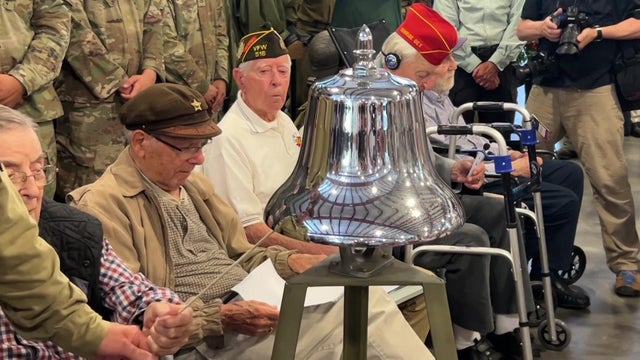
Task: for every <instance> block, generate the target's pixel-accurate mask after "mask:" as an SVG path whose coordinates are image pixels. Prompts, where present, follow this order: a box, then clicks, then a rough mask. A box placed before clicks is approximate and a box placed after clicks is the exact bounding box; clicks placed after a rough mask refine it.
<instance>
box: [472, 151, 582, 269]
mask: <svg viewBox="0 0 640 360" xmlns="http://www.w3.org/2000/svg"><path fill="white" fill-rule="evenodd" d="M583 187H584V174H583V172H582V168H581V167H580V165H578V164H576V163H573V162H571V161H564V160H546V161H545V162H544V164H543V166H542V188H541V189H540V195H541V197H542V212H543V218H544V228H545V239H546V243H547V250H548V254H549V268H550V269H551V270H552V271H557V270H566V269H568V267H569V265H570V259H571V252H572V250H573V243H574V240H575V236H576V227H577V225H578V215H579V214H580V205H581V203H582V191H583ZM484 190H485V191H488V192H492V193H496V194H501V193H502V192H503V189H502V184H501V182H500V181H494V182H491V183H488V184H486V185H485V186H484ZM522 201H523V202H524V203H525V204H526V205H527V206H528V207H529V209H531V210H534V203H533V196H531V195H530V194H528V195H526V196H525V197H524V198H523V199H522ZM525 241H526V248H527V257H528V258H530V259H531V258H532V259H533V263H532V269H531V278H533V279H539V278H540V258H539V243H538V237H537V235H536V231H535V229H534V228H533V224H532V223H530V222H529V223H525Z"/></svg>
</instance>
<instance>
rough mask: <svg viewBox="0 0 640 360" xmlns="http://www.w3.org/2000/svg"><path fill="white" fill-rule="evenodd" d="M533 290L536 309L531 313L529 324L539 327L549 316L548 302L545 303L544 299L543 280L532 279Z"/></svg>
mask: <svg viewBox="0 0 640 360" xmlns="http://www.w3.org/2000/svg"><path fill="white" fill-rule="evenodd" d="M531 292H532V294H533V305H534V310H533V311H531V312H530V313H529V325H530V326H531V327H537V326H540V323H541V322H542V320H544V319H546V318H547V304H545V301H544V286H543V284H542V281H531ZM553 295H555V293H553ZM554 309H555V298H554Z"/></svg>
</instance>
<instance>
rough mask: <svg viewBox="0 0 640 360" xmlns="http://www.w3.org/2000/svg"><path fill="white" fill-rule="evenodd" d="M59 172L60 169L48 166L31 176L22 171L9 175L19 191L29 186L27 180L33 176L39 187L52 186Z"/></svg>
mask: <svg viewBox="0 0 640 360" xmlns="http://www.w3.org/2000/svg"><path fill="white" fill-rule="evenodd" d="M57 171H58V169H56V168H55V166H53V165H46V166H43V167H42V168H41V169H38V170H35V171H33V172H32V173H31V174H29V175H27V173H25V172H22V171H13V172H10V173H9V174H8V175H9V179H10V180H11V182H12V183H13V185H15V186H16V187H17V188H18V189H22V188H23V187H24V186H25V185H26V184H27V179H29V178H30V177H32V176H33V180H34V181H35V182H36V185H37V186H38V187H44V186H45V185H48V184H51V183H52V182H53V180H54V179H55V177H56V172H57Z"/></svg>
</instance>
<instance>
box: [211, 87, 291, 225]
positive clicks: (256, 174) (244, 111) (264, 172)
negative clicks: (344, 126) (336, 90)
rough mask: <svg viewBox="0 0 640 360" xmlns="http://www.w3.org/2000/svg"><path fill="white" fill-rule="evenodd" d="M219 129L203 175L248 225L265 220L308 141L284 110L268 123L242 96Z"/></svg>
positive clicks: (222, 121) (221, 122) (212, 142)
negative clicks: (273, 200)
mask: <svg viewBox="0 0 640 360" xmlns="http://www.w3.org/2000/svg"><path fill="white" fill-rule="evenodd" d="M218 125H219V126H220V128H221V129H222V134H221V135H219V136H217V137H215V138H213V140H212V141H211V143H210V144H208V145H207V146H205V148H204V154H205V161H204V164H203V166H202V168H203V172H204V174H205V175H206V176H207V177H209V178H210V179H211V181H212V182H213V185H214V186H215V188H216V193H218V194H219V195H221V196H222V197H223V198H224V199H226V200H227V201H228V202H229V204H231V206H233V208H234V209H235V210H236V212H237V213H238V215H239V217H240V220H241V221H242V224H243V226H247V225H251V224H255V223H259V222H262V221H264V219H263V213H264V208H265V206H266V205H267V202H268V201H269V199H270V198H271V195H273V193H274V192H275V191H276V190H277V189H278V188H279V187H280V186H281V185H282V184H283V183H284V182H285V180H286V179H287V178H288V177H289V175H290V174H291V172H292V171H293V168H294V167H295V165H296V161H297V160H298V154H299V153H300V145H301V143H302V137H301V136H300V133H299V132H298V130H297V129H296V127H295V126H294V125H293V121H291V119H290V118H289V117H288V116H287V114H285V113H283V112H282V111H280V112H278V115H277V116H276V119H275V120H274V121H272V122H267V121H265V120H263V119H261V118H260V117H259V116H258V115H256V113H254V112H253V111H252V110H251V109H249V107H248V106H247V105H246V103H245V102H244V101H243V100H242V97H241V96H240V93H238V98H237V100H236V102H235V103H234V104H233V106H231V108H230V109H229V111H228V112H227V113H226V114H225V115H224V117H223V118H222V120H221V121H220V123H219V124H218Z"/></svg>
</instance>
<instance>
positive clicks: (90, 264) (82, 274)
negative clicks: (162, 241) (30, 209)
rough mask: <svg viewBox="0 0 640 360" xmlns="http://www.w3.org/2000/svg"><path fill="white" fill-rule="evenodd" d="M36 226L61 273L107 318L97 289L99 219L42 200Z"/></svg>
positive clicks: (59, 204)
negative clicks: (53, 253)
mask: <svg viewBox="0 0 640 360" xmlns="http://www.w3.org/2000/svg"><path fill="white" fill-rule="evenodd" d="M38 227H39V230H40V237H42V238H43V239H44V240H45V241H47V242H48V243H49V245H51V246H52V247H53V248H54V249H55V250H56V252H57V253H58V257H59V258H60V270H61V271H62V273H64V274H65V275H66V276H67V277H68V278H69V280H71V282H72V283H73V284H74V285H76V286H77V287H78V288H80V290H82V292H84V293H85V295H86V296H87V299H88V303H89V306H91V308H92V309H93V310H94V311H96V312H97V313H99V314H100V315H102V317H103V318H105V319H108V318H109V316H110V314H111V311H110V310H108V309H107V308H105V307H104V306H103V305H102V296H101V292H102V290H101V288H100V265H101V256H102V243H103V233H102V224H101V223H100V221H98V219H96V218H95V217H93V216H91V215H89V214H87V213H85V212H83V211H80V210H78V209H76V208H73V207H71V206H69V205H66V204H62V203H58V202H55V201H53V200H49V199H44V200H43V203H42V212H41V214H40V221H39V222H38Z"/></svg>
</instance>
